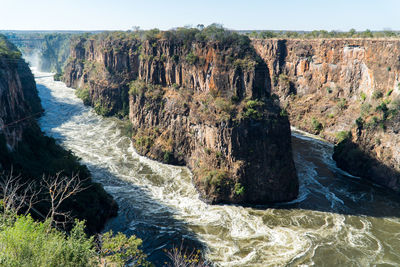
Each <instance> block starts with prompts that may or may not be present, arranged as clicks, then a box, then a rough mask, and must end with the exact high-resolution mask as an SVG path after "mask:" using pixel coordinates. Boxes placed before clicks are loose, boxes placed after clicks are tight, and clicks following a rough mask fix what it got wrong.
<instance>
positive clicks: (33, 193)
mask: <svg viewBox="0 0 400 267" xmlns="http://www.w3.org/2000/svg"><path fill="white" fill-rule="evenodd" d="M39 194H40V189H36V188H35V184H34V182H30V183H28V182H22V179H21V176H20V175H17V176H15V175H14V174H13V169H11V171H10V173H9V174H6V173H5V172H2V173H0V198H2V199H3V208H4V210H5V211H13V212H15V213H20V212H21V211H22V210H24V214H25V215H26V214H28V213H29V211H30V210H31V209H32V207H33V205H34V204H36V203H38V202H39V200H38V195H39Z"/></svg>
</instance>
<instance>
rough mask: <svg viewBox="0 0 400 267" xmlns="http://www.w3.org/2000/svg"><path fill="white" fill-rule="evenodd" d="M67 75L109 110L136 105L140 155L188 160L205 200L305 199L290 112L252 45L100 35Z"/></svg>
mask: <svg viewBox="0 0 400 267" xmlns="http://www.w3.org/2000/svg"><path fill="white" fill-rule="evenodd" d="M243 40H244V41H246V40H248V39H247V38H244V39H243ZM64 78H65V82H66V84H67V85H68V86H73V87H76V88H80V89H78V90H80V92H79V94H80V95H81V96H83V97H82V98H83V99H84V100H86V102H87V103H89V104H91V105H92V106H94V107H95V109H96V110H97V111H98V113H100V114H103V115H111V114H118V113H119V114H120V115H124V114H125V112H126V110H124V105H125V103H129V120H130V122H131V123H132V126H133V135H132V137H133V143H134V145H135V147H136V149H137V151H138V152H139V153H141V154H143V155H146V156H148V157H150V158H153V159H157V160H160V161H163V162H165V163H172V164H185V165H187V166H188V167H189V168H190V169H191V170H192V171H193V174H194V177H193V181H194V184H195V186H196V188H197V189H198V191H199V192H200V194H201V197H202V198H203V199H204V200H205V201H207V202H211V203H221V202H222V203H268V202H277V201H288V200H292V199H294V198H295V197H296V196H297V192H298V181H297V176H296V171H295V167H294V163H293V159H292V152H291V143H290V129H289V122H288V118H287V116H285V114H283V113H281V110H280V107H279V101H278V100H277V99H272V98H271V97H270V81H269V71H268V67H267V66H266V65H265V64H264V63H263V62H262V60H260V58H259V57H258V56H257V55H256V54H255V53H254V50H253V49H252V48H251V47H250V46H249V44H248V43H247V44H246V43H244V44H238V43H235V42H233V43H230V44H229V45H228V44H224V43H222V42H218V41H215V42H197V41H194V42H189V43H187V42H184V41H180V40H171V39H168V38H166V39H163V38H158V39H156V40H147V41H138V39H136V38H132V36H130V35H129V34H127V35H126V36H112V35H109V36H104V35H97V36H94V37H92V38H89V39H81V40H80V41H78V42H77V43H76V44H75V45H73V46H72V48H71V58H70V61H69V63H68V64H67V66H66V68H65V77H64ZM128 85H129V86H128ZM128 90H129V97H128ZM125 101H127V102H125Z"/></svg>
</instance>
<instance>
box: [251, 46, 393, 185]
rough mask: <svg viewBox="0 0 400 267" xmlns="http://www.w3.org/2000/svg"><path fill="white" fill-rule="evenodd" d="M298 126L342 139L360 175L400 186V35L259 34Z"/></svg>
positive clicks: (343, 156)
mask: <svg viewBox="0 0 400 267" xmlns="http://www.w3.org/2000/svg"><path fill="white" fill-rule="evenodd" d="M252 44H253V46H254V48H255V49H256V51H257V53H258V54H259V55H260V56H261V57H262V58H263V60H264V61H265V63H266V64H267V65H268V67H269V70H270V80H271V91H272V92H273V93H274V94H277V95H278V96H279V98H280V100H281V105H282V107H284V109H285V110H287V112H288V114H289V117H290V122H291V125H293V126H295V127H297V128H300V129H302V130H305V131H307V132H311V133H315V134H319V135H320V136H322V137H323V138H325V139H327V140H329V141H332V142H335V141H336V142H338V143H339V144H338V145H337V146H336V148H335V154H334V159H335V160H336V161H337V164H338V166H339V167H342V168H344V169H345V170H348V171H349V172H351V173H352V174H354V175H359V176H362V177H366V178H369V179H371V180H372V181H374V182H375V183H378V184H381V185H384V186H386V187H389V188H391V189H394V190H395V191H400V175H399V174H400V172H399V171H400V153H399V152H398V149H397V144H399V143H398V142H399V141H400V140H399V138H398V135H397V133H398V131H399V116H398V111H399V110H400V98H399V94H400V77H399V74H400V41H399V40H383V39H318V40H295V39H289V40H276V39H270V40H252Z"/></svg>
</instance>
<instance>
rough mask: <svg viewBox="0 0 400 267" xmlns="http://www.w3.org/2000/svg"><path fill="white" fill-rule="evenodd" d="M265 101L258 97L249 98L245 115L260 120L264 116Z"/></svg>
mask: <svg viewBox="0 0 400 267" xmlns="http://www.w3.org/2000/svg"><path fill="white" fill-rule="evenodd" d="M263 106H264V102H263V101H261V100H258V99H254V100H248V101H247V102H246V105H245V112H244V114H243V117H245V118H252V119H255V120H259V119H261V118H262V108H263Z"/></svg>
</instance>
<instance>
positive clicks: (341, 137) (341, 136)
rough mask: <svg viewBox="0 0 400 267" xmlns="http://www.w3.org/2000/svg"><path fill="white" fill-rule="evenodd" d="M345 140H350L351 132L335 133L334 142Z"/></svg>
mask: <svg viewBox="0 0 400 267" xmlns="http://www.w3.org/2000/svg"><path fill="white" fill-rule="evenodd" d="M345 140H351V132H350V131H340V132H338V133H336V142H337V143H341V142H343V141H345Z"/></svg>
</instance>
